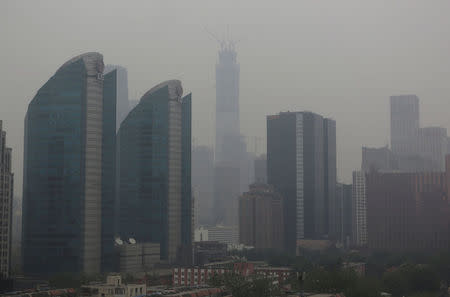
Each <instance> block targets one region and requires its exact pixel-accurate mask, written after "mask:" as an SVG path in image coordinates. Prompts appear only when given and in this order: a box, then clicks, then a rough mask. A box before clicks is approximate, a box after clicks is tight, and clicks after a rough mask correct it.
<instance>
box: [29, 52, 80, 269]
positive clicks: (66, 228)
mask: <svg viewBox="0 0 450 297" xmlns="http://www.w3.org/2000/svg"><path fill="white" fill-rule="evenodd" d="M85 73H86V69H85V67H84V63H83V61H82V60H78V61H76V62H74V63H72V64H71V65H69V66H67V67H65V68H64V69H60V70H59V71H58V72H57V74H56V75H54V76H53V77H52V78H50V80H49V81H48V82H47V83H46V84H45V85H44V86H43V87H42V88H41V89H40V90H39V91H38V93H37V94H36V96H35V97H34V98H33V100H32V101H31V103H30V105H29V106H28V112H27V115H26V119H25V147H24V155H25V156H24V160H25V163H24V191H23V195H24V197H23V198H24V199H23V207H24V210H23V249H24V250H23V264H24V271H25V272H26V273H28V274H37V273H39V274H40V273H45V272H49V273H58V272H69V271H81V270H82V266H81V264H82V254H81V251H82V244H83V243H82V241H83V236H82V228H83V220H82V217H81V216H82V213H83V212H82V209H83V208H84V200H83V199H82V197H83V195H84V191H83V189H84V180H83V178H82V175H83V171H84V168H83V167H84V166H83V164H84V163H83V159H84V157H83V154H82V152H83V146H84V137H83V130H84V123H83V117H84V110H85V108H86V106H85V104H84V103H85V98H84V97H85V89H86V76H85Z"/></svg>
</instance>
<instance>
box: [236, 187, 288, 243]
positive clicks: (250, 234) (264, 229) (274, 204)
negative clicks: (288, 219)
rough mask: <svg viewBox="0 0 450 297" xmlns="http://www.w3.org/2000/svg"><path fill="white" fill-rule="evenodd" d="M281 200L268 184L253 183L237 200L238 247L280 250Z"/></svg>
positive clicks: (282, 227)
mask: <svg viewBox="0 0 450 297" xmlns="http://www.w3.org/2000/svg"><path fill="white" fill-rule="evenodd" d="M283 223H284V221H283V199H282V197H281V195H279V194H278V193H276V192H275V191H274V190H273V187H272V186H269V185H267V184H261V183H255V184H252V185H250V190H249V191H248V192H245V193H243V194H242V195H241V197H240V198H239V243H242V244H244V245H246V246H252V247H255V248H257V249H276V250H282V249H283V241H284V238H283V234H284V225H283Z"/></svg>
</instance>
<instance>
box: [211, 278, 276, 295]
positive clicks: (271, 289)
mask: <svg viewBox="0 0 450 297" xmlns="http://www.w3.org/2000/svg"><path fill="white" fill-rule="evenodd" d="M208 284H209V285H210V286H213V287H224V288H225V289H226V290H227V291H228V292H229V293H230V294H231V295H233V297H272V296H278V295H279V291H278V289H277V288H276V287H275V286H273V285H272V283H271V282H270V281H269V280H268V279H266V278H255V279H251V280H248V279H246V278H245V277H243V276H242V275H240V274H236V273H226V274H224V275H219V274H214V275H213V276H212V277H211V278H210V279H209V281H208Z"/></svg>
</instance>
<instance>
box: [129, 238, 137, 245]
mask: <svg viewBox="0 0 450 297" xmlns="http://www.w3.org/2000/svg"><path fill="white" fill-rule="evenodd" d="M128 241H129V242H130V243H131V244H136V239H134V238H130V239H129V240H128Z"/></svg>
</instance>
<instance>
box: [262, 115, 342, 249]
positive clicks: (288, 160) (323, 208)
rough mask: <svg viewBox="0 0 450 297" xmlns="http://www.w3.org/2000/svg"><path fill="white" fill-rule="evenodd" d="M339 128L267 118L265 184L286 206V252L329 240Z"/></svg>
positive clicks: (324, 122) (301, 118)
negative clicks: (302, 241) (305, 242)
mask: <svg viewBox="0 0 450 297" xmlns="http://www.w3.org/2000/svg"><path fill="white" fill-rule="evenodd" d="M324 126H325V127H327V128H324ZM335 127H336V126H335V122H334V121H333V120H329V119H324V118H323V117H322V116H320V115H318V114H315V113H312V112H282V113H280V114H278V115H271V116H268V117H267V179H268V183H269V184H271V185H273V186H274V187H275V189H276V190H277V191H279V192H280V193H281V195H282V196H283V198H284V199H285V200H284V227H285V232H284V233H285V236H284V237H285V248H286V249H287V250H288V251H291V252H294V251H295V247H296V240H300V239H322V238H324V237H325V236H326V235H327V232H328V230H327V229H328V226H327V222H328V219H327V215H328V208H329V205H328V201H330V200H334V195H335V186H333V187H330V185H331V184H334V185H335V184H336V174H335V170H336V169H335V168H336V163H335V162H336V158H335V156H336V138H335V136H334V135H335V133H336V132H335Z"/></svg>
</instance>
